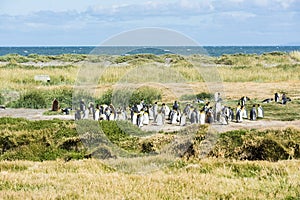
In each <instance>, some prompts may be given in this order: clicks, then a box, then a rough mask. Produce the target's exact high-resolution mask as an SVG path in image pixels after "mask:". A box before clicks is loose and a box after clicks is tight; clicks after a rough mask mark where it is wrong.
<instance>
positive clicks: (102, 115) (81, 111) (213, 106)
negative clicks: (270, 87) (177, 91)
mask: <svg viewBox="0 0 300 200" xmlns="http://www.w3.org/2000/svg"><path fill="white" fill-rule="evenodd" d="M249 100H250V98H249V97H247V96H243V97H242V98H240V99H239V101H238V104H237V106H236V108H235V109H233V108H231V107H228V106H225V105H222V102H223V100H222V98H221V95H220V93H216V94H215V95H214V100H213V102H206V103H205V105H204V106H203V107H202V108H201V109H198V106H197V107H194V106H193V102H192V103H187V104H186V105H185V106H184V107H183V109H182V108H181V107H180V105H179V102H178V101H175V102H174V103H173V105H172V107H171V108H170V107H169V106H168V105H167V104H165V103H162V104H160V105H159V104H158V102H155V103H154V104H153V105H151V104H150V105H147V104H145V103H144V100H143V99H142V100H141V101H140V103H139V104H134V105H133V106H129V107H128V108H127V109H126V108H125V107H119V108H115V107H114V105H112V104H110V105H98V104H97V105H96V106H94V104H93V103H89V105H88V106H86V104H85V102H84V100H81V101H80V102H79V108H78V109H76V112H75V120H81V119H91V118H92V119H94V120H97V121H98V120H109V121H110V120H129V121H131V123H132V124H135V125H137V126H138V127H143V126H146V125H156V126H163V125H164V124H166V123H168V124H172V125H180V126H186V125H188V124H205V123H208V124H212V123H218V124H223V125H228V124H229V122H236V123H242V122H243V120H245V119H249V120H252V121H255V120H257V119H261V118H263V117H264V109H263V108H262V106H261V104H257V105H253V106H252V108H251V110H250V112H249V118H248V111H247V110H246V103H247V102H248V101H249ZM200 101H201V102H204V101H203V100H200ZM273 101H275V102H276V103H281V104H283V105H285V104H286V103H287V102H288V101H291V99H290V98H288V97H286V94H282V97H281V100H280V96H279V94H278V93H275V94H274V99H273V98H268V99H265V100H263V101H262V103H270V102H273ZM195 102H196V103H198V102H199V99H197V100H196V101H195Z"/></svg>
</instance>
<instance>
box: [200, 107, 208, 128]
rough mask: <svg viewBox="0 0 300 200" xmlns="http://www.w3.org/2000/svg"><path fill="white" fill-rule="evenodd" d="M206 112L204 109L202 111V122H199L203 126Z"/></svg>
mask: <svg viewBox="0 0 300 200" xmlns="http://www.w3.org/2000/svg"><path fill="white" fill-rule="evenodd" d="M205 115H206V114H205V111H204V109H202V110H201V111H200V120H199V123H200V124H201V125H203V124H205Z"/></svg>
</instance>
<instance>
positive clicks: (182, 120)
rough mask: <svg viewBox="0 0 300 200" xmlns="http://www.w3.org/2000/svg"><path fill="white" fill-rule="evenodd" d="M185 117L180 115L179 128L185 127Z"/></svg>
mask: <svg viewBox="0 0 300 200" xmlns="http://www.w3.org/2000/svg"><path fill="white" fill-rule="evenodd" d="M186 117H187V114H186V113H184V114H182V115H181V117H180V126H185V125H186Z"/></svg>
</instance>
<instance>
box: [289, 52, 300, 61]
mask: <svg viewBox="0 0 300 200" xmlns="http://www.w3.org/2000/svg"><path fill="white" fill-rule="evenodd" d="M290 56H291V58H292V59H294V60H295V61H297V62H300V51H292V52H290Z"/></svg>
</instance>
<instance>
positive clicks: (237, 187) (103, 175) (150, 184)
mask: <svg viewBox="0 0 300 200" xmlns="http://www.w3.org/2000/svg"><path fill="white" fill-rule="evenodd" d="M139 163H140V162H135V165H139ZM299 165H300V163H299V161H297V160H289V161H280V162H276V163H270V162H265V161H255V162H254V161H252V162H250V161H243V162H241V161H228V160H220V159H217V160H216V159H204V160H201V161H189V162H185V161H180V160H179V161H178V162H175V163H173V164H172V165H169V166H167V167H165V168H164V169H161V170H159V171H153V172H149V173H142V174H134V173H129V174H128V173H123V172H119V171H116V170H115V169H114V168H111V167H109V166H107V165H106V164H105V163H104V162H102V161H99V160H94V159H92V160H78V161H70V162H64V161H61V160H57V161H46V162H31V161H13V162H8V161H2V162H1V163H0V169H1V172H0V173H1V176H0V183H1V184H0V196H1V199H24V198H25V199H178V200H179V199H299V198H300V179H299V176H300V173H299V172H300V170H299Z"/></svg>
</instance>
